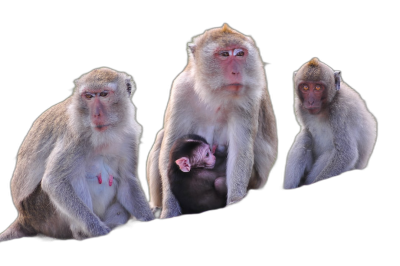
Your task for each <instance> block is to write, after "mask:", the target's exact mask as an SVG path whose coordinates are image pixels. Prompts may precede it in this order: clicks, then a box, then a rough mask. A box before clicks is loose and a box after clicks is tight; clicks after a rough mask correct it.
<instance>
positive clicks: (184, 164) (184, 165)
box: [175, 157, 190, 173]
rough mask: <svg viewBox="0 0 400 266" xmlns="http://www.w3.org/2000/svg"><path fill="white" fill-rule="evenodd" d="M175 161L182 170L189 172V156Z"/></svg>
mask: <svg viewBox="0 0 400 266" xmlns="http://www.w3.org/2000/svg"><path fill="white" fill-rule="evenodd" d="M175 163H176V164H177V165H178V166H179V169H181V171H182V172H186V173H187V172H190V162H189V158H186V157H182V158H179V159H178V160H176V161H175Z"/></svg>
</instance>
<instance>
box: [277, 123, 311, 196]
mask: <svg viewBox="0 0 400 266" xmlns="http://www.w3.org/2000/svg"><path fill="white" fill-rule="evenodd" d="M312 143H313V142H312V137H311V134H310V132H309V131H308V130H306V129H303V130H302V131H300V133H299V134H298V135H297V136H296V139H295V140H294V143H293V145H292V148H291V149H290V151H289V154H288V156H287V161H286V168H285V180H284V183H283V188H285V189H291V188H297V187H299V185H300V181H301V179H302V178H303V176H304V174H305V172H306V171H309V170H310V169H311V166H312V163H313V158H312Z"/></svg>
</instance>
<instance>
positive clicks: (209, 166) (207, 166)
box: [204, 163, 215, 169]
mask: <svg viewBox="0 0 400 266" xmlns="http://www.w3.org/2000/svg"><path fill="white" fill-rule="evenodd" d="M214 166H215V163H214V164H212V165H206V166H204V169H213V168H214Z"/></svg>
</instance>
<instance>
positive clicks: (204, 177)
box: [168, 134, 228, 214]
mask: <svg viewBox="0 0 400 266" xmlns="http://www.w3.org/2000/svg"><path fill="white" fill-rule="evenodd" d="M216 148H217V146H213V148H212V149H211V148H210V145H209V144H208V143H207V142H206V140H205V139H204V138H202V137H200V136H198V135H194V134H190V135H186V136H184V137H182V138H179V139H178V140H176V141H175V143H174V145H173V146H172V149H171V152H170V165H169V167H168V178H169V182H170V184H171V190H172V193H173V194H174V196H175V198H176V199H177V200H178V202H179V205H180V207H181V211H182V214H190V213H200V212H204V211H208V210H213V209H218V208H222V207H225V206H226V197H227V192H228V190H227V186H226V176H225V175H226V174H225V173H226V153H225V154H224V153H223V152H217V153H216V155H217V156H215V155H214V153H215V151H216ZM220 150H222V149H220Z"/></svg>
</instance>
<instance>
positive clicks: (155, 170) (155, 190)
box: [147, 129, 164, 211]
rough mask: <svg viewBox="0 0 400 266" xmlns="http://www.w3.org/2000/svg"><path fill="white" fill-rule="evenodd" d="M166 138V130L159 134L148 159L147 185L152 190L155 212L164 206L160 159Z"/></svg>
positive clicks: (151, 200) (151, 198)
mask: <svg viewBox="0 0 400 266" xmlns="http://www.w3.org/2000/svg"><path fill="white" fill-rule="evenodd" d="M163 138H164V129H162V130H160V132H158V134H157V137H156V141H155V142H154V145H153V147H152V149H151V151H150V153H149V157H148V159H147V183H148V185H149V190H150V207H151V208H152V209H153V211H155V210H156V208H161V206H162V185H161V175H160V170H159V166H158V164H159V157H160V149H161V143H162V140H163Z"/></svg>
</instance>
